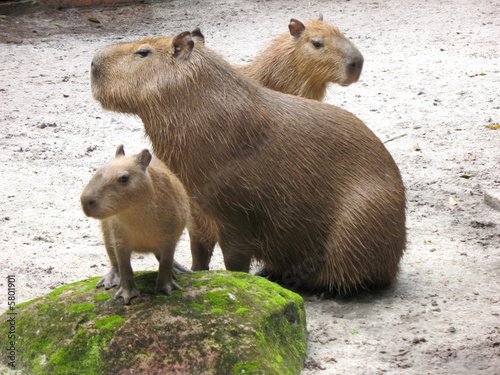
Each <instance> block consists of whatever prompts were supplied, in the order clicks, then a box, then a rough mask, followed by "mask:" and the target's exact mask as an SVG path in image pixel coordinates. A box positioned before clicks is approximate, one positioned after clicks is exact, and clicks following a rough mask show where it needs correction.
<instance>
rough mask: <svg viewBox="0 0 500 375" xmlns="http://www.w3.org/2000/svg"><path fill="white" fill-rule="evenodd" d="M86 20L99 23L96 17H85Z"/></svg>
mask: <svg viewBox="0 0 500 375" xmlns="http://www.w3.org/2000/svg"><path fill="white" fill-rule="evenodd" d="M87 20H88V21H90V22H94V23H101V21H99V20H98V19H97V18H92V17H90V18H87Z"/></svg>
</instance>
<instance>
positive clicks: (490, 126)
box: [485, 124, 500, 130]
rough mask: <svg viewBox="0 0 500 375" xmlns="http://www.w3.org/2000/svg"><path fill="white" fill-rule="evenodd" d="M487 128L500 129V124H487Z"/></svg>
mask: <svg viewBox="0 0 500 375" xmlns="http://www.w3.org/2000/svg"><path fill="white" fill-rule="evenodd" d="M485 126H486V127H487V128H490V129H493V130H497V129H500V124H496V125H485Z"/></svg>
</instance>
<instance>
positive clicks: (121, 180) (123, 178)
mask: <svg viewBox="0 0 500 375" xmlns="http://www.w3.org/2000/svg"><path fill="white" fill-rule="evenodd" d="M129 179H130V176H129V175H128V174H124V175H123V176H120V178H118V182H119V183H120V184H126V183H127V182H128V180H129Z"/></svg>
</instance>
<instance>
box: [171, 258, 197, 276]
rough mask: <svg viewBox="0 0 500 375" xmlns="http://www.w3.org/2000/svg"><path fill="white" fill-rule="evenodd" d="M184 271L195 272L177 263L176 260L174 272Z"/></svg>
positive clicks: (178, 273) (180, 272)
mask: <svg viewBox="0 0 500 375" xmlns="http://www.w3.org/2000/svg"><path fill="white" fill-rule="evenodd" d="M182 273H194V272H193V271H191V270H190V269H189V268H186V267H184V266H183V265H182V264H180V263H177V261H175V260H174V274H176V275H180V274H182Z"/></svg>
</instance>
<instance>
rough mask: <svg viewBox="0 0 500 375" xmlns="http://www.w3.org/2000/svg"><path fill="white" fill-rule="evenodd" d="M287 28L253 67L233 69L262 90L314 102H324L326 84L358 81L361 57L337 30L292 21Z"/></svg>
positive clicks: (315, 22) (321, 24)
mask: <svg viewBox="0 0 500 375" xmlns="http://www.w3.org/2000/svg"><path fill="white" fill-rule="evenodd" d="M289 28H290V32H287V33H284V34H282V35H280V36H278V37H277V38H275V39H274V40H273V41H272V42H271V43H270V44H269V46H268V47H267V49H265V50H264V51H263V52H262V53H260V54H259V55H258V56H257V57H256V58H255V59H254V61H253V62H252V63H250V64H247V65H242V66H239V67H236V68H237V69H238V70H239V71H240V72H242V73H243V74H245V75H247V76H248V77H250V78H251V79H253V80H255V82H257V83H259V84H260V85H262V86H265V87H268V88H270V89H272V90H275V91H280V92H284V93H286V94H291V95H296V96H302V97H304V98H308V99H314V100H322V99H323V98H324V96H325V94H326V89H327V85H328V84H329V83H337V84H339V85H342V86H348V85H350V84H351V83H354V82H357V81H358V79H359V76H360V75H361V70H362V68H363V55H362V54H361V53H360V52H359V51H358V49H357V48H356V47H355V46H354V44H353V43H352V42H350V41H349V40H348V39H347V38H346V37H345V36H344V35H343V34H342V33H341V32H340V31H339V29H338V28H336V27H335V26H332V25H329V24H328V23H326V22H324V21H322V20H321V19H320V20H311V21H308V22H306V24H305V25H304V24H302V23H301V22H300V21H298V20H295V19H292V20H291V21H290V25H289ZM313 42H314V43H316V45H318V47H316V46H315V45H314V44H313Z"/></svg>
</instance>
